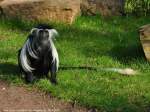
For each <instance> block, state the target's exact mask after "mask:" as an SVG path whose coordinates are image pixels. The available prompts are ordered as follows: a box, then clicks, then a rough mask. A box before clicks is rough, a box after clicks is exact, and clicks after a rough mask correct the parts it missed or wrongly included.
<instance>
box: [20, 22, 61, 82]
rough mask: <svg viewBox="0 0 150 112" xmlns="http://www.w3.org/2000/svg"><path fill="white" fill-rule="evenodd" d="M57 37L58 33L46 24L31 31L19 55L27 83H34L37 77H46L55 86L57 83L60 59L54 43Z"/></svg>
mask: <svg viewBox="0 0 150 112" xmlns="http://www.w3.org/2000/svg"><path fill="white" fill-rule="evenodd" d="M57 35H58V32H57V31H56V30H55V29H53V28H52V27H50V26H48V25H45V24H42V25H38V26H37V27H35V28H33V29H32V30H31V32H30V34H29V36H28V38H27V40H26V42H25V44H24V46H23V47H22V48H21V49H20V50H19V54H18V63H19V67H20V69H21V71H22V72H23V74H24V77H25V80H26V81H27V82H29V83H32V82H33V81H34V79H35V76H43V75H45V76H47V77H48V78H49V79H50V81H51V82H52V83H53V84H56V83H57V80H56V72H57V71H58V66H59V58H58V53H57V50H56V48H55V45H54V43H53V40H54V39H55V37H56V36H57ZM49 71H50V73H51V76H50V77H49V75H48V73H49Z"/></svg>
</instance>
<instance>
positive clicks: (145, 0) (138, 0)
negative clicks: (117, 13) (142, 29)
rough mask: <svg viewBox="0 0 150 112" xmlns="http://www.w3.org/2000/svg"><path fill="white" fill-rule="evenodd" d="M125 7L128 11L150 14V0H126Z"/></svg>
mask: <svg viewBox="0 0 150 112" xmlns="http://www.w3.org/2000/svg"><path fill="white" fill-rule="evenodd" d="M125 9H126V12H127V13H133V14H135V15H138V16H139V15H142V16H143V15H144V16H146V15H148V14H150V0H126V5H125Z"/></svg>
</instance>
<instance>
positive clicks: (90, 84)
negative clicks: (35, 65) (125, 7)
mask: <svg viewBox="0 0 150 112" xmlns="http://www.w3.org/2000/svg"><path fill="white" fill-rule="evenodd" d="M149 21H150V17H143V18H136V17H113V18H111V19H104V18H101V17H100V16H95V17H84V16H83V17H79V18H77V20H76V21H75V22H74V23H73V25H70V26H69V25H63V24H54V26H55V28H56V29H57V30H58V32H59V34H60V37H59V38H57V41H56V42H55V43H56V46H57V49H58V53H59V56H60V65H61V66H62V67H63V66H69V67H72V66H96V67H102V68H105V67H106V68H107V67H108V68H110V67H113V68H115V67H116V68H126V67H130V68H133V69H135V70H138V71H140V74H139V75H137V76H130V77H127V76H122V75H120V74H117V73H112V72H104V71H89V70H79V69H72V70H71V69H68V70H60V71H59V72H58V82H59V84H58V85H57V86H53V85H51V84H50V83H49V81H48V80H46V79H42V80H40V81H37V82H36V83H35V84H34V85H33V87H38V88H40V89H42V90H44V91H47V92H50V93H51V94H52V95H54V96H56V97H58V98H61V99H64V100H66V101H71V102H74V103H77V104H80V105H83V106H87V107H90V108H97V109H99V110H100V111H108V112H112V111H113V112H116V111H121V112H144V111H148V110H149V109H150V64H149V63H148V62H147V61H146V60H145V57H144V53H143V51H142V47H141V44H140V41H139V34H138V28H139V27H140V26H142V25H144V24H148V23H149ZM32 26H33V24H26V23H25V22H20V21H17V20H4V19H0V79H3V80H7V81H8V82H11V83H15V84H23V83H24V82H23V80H22V79H21V78H20V77H19V76H18V75H19V74H20V73H19V71H18V68H17V51H18V50H19V48H20V47H21V46H22V45H23V43H24V41H25V40H26V37H27V35H28V33H29V31H30V29H31V28H32Z"/></svg>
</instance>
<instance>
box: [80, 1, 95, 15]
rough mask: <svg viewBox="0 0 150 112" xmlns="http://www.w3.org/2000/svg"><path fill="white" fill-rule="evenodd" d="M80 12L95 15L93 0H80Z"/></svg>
mask: <svg viewBox="0 0 150 112" xmlns="http://www.w3.org/2000/svg"><path fill="white" fill-rule="evenodd" d="M80 6H81V12H82V14H83V15H96V12H97V10H96V2H95V0H81V5H80Z"/></svg>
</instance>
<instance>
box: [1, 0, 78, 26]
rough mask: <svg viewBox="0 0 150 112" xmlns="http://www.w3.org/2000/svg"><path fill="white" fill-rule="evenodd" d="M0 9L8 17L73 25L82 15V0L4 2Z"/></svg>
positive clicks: (14, 0)
mask: <svg viewBox="0 0 150 112" xmlns="http://www.w3.org/2000/svg"><path fill="white" fill-rule="evenodd" d="M0 9H1V13H2V12H3V15H5V16H6V17H13V18H19V19H25V20H34V21H46V22H47V21H56V22H65V23H72V22H73V20H74V19H75V18H76V16H77V15H78V14H79V13H80V0H63V1H62V0H4V1H2V2H1V3H0Z"/></svg>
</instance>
